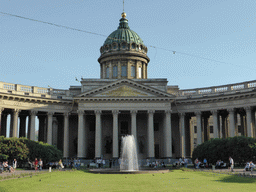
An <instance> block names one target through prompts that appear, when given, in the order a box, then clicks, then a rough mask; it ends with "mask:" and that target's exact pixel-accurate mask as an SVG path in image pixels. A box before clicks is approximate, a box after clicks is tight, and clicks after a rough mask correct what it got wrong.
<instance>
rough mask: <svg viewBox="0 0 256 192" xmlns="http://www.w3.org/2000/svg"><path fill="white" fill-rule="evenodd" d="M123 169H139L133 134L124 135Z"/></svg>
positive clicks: (121, 165)
mask: <svg viewBox="0 0 256 192" xmlns="http://www.w3.org/2000/svg"><path fill="white" fill-rule="evenodd" d="M120 170H121V171H139V165H138V155H137V147H136V142H135V139H134V136H133V135H127V136H125V137H122V151H121V164H120Z"/></svg>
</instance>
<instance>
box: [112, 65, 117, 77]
mask: <svg viewBox="0 0 256 192" xmlns="http://www.w3.org/2000/svg"><path fill="white" fill-rule="evenodd" d="M113 77H117V66H114V67H113Z"/></svg>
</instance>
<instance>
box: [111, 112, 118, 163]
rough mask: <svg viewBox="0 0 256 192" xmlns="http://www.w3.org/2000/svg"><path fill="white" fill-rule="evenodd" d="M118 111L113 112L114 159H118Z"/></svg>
mask: <svg viewBox="0 0 256 192" xmlns="http://www.w3.org/2000/svg"><path fill="white" fill-rule="evenodd" d="M118 113H119V111H118V110H113V111H112V114H113V158H118V157H119V155H118V151H119V146H118Z"/></svg>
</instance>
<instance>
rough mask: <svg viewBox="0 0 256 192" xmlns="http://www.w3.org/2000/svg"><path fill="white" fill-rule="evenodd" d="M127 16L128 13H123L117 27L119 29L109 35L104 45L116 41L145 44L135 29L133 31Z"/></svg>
mask: <svg viewBox="0 0 256 192" xmlns="http://www.w3.org/2000/svg"><path fill="white" fill-rule="evenodd" d="M125 16H126V14H125V13H122V18H121V19H120V23H119V27H118V28H117V30H115V31H114V32H112V33H111V34H110V35H109V36H108V38H107V39H106V40H105V42H104V44H103V46H104V45H110V44H112V43H114V42H116V43H121V42H126V43H128V44H130V43H136V44H142V45H144V44H143V41H142V39H141V38H140V37H139V35H138V34H137V33H135V32H134V31H132V30H131V29H130V27H129V26H128V20H127V19H126V18H125Z"/></svg>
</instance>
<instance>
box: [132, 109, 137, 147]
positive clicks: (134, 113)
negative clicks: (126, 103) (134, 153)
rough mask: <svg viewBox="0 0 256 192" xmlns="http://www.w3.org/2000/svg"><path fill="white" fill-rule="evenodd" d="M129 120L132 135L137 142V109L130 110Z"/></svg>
mask: <svg viewBox="0 0 256 192" xmlns="http://www.w3.org/2000/svg"><path fill="white" fill-rule="evenodd" d="M131 120H132V135H133V136H134V139H135V141H136V142H137V111H136V110H132V111H131Z"/></svg>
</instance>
